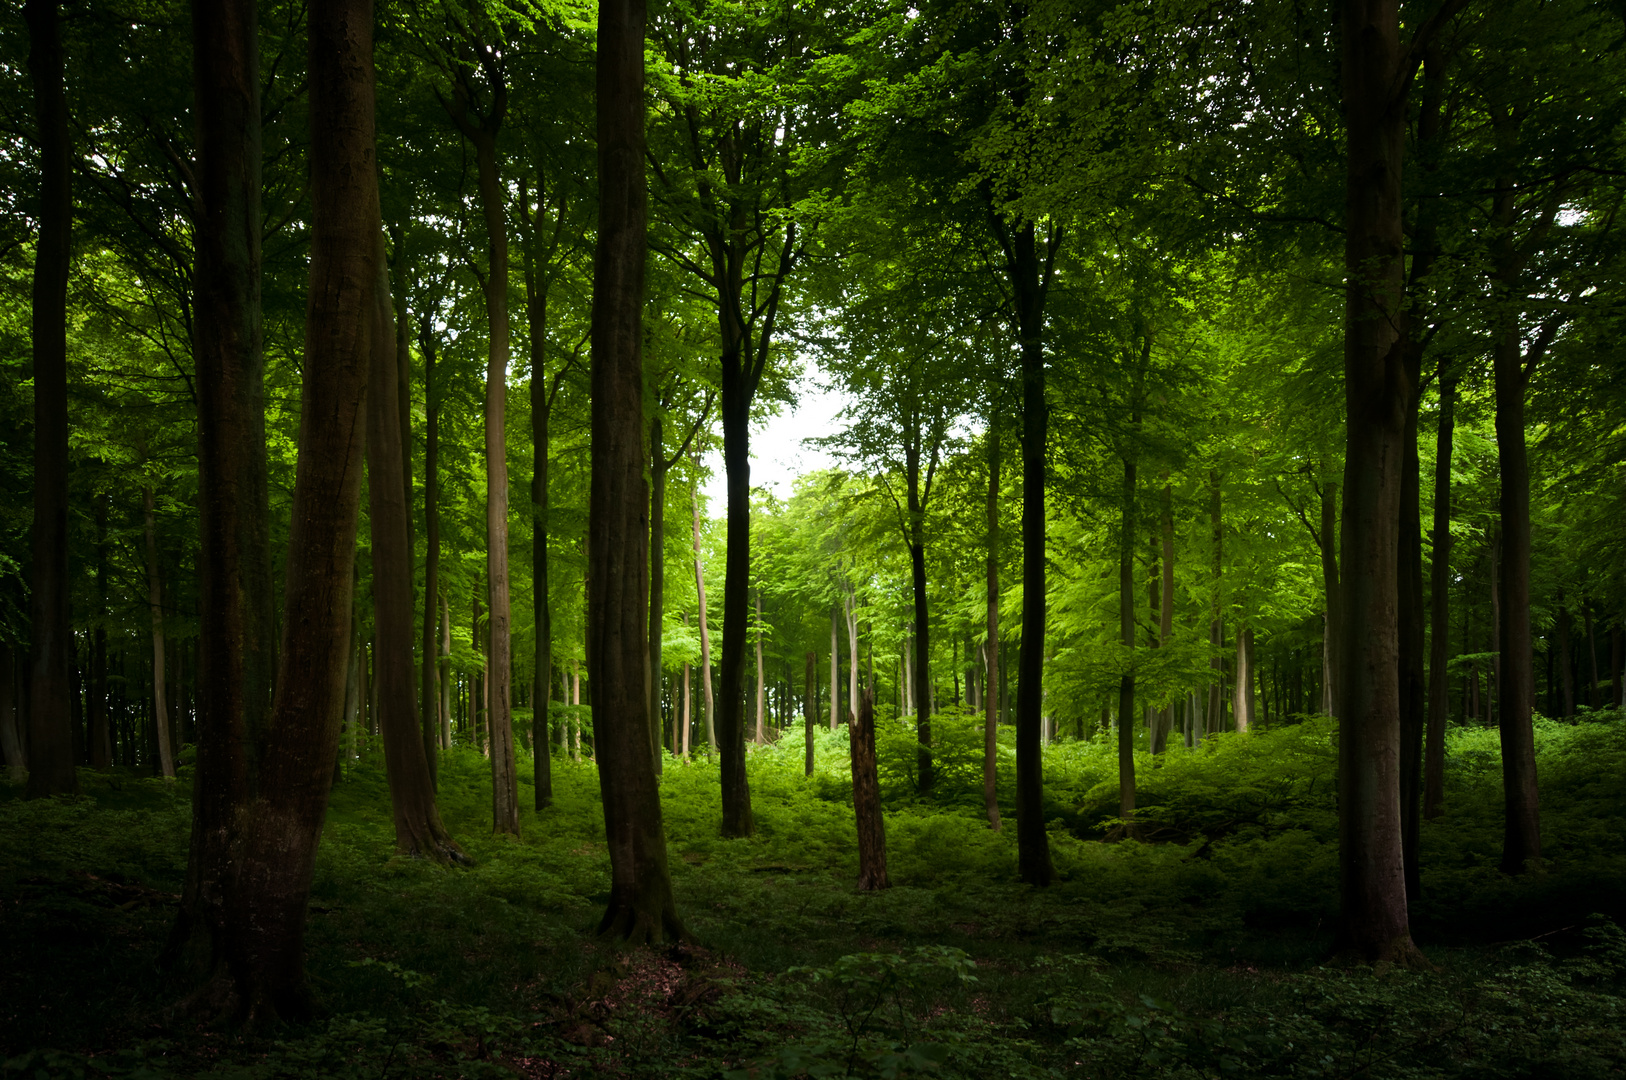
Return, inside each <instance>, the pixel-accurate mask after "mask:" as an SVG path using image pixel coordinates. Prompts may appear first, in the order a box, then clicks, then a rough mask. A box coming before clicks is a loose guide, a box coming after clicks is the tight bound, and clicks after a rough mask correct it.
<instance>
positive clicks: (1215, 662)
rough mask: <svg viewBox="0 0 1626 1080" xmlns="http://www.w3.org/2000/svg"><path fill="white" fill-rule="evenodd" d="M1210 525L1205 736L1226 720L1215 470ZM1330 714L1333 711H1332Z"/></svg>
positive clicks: (1221, 531) (1221, 539)
mask: <svg viewBox="0 0 1626 1080" xmlns="http://www.w3.org/2000/svg"><path fill="white" fill-rule="evenodd" d="M1208 524H1209V530H1210V532H1211V534H1212V537H1213V541H1214V571H1213V588H1214V595H1213V599H1212V601H1211V610H1210V614H1209V621H1208V648H1209V652H1210V655H1209V658H1208V669H1209V670H1210V671H1211V672H1213V675H1212V676H1211V680H1212V681H1210V682H1209V684H1208V708H1207V710H1206V712H1207V718H1206V720H1205V724H1206V725H1207V730H1206V732H1205V733H1213V732H1217V731H1219V729H1220V726H1221V723H1222V721H1223V720H1224V718H1225V713H1224V706H1223V705H1222V704H1221V703H1222V702H1223V701H1224V700H1225V694H1224V690H1225V687H1224V683H1225V661H1224V660H1223V659H1221V657H1220V652H1221V650H1222V649H1224V648H1225V621H1224V610H1225V609H1224V607H1223V606H1222V604H1221V599H1222V597H1221V595H1220V585H1221V582H1222V581H1223V577H1222V574H1223V571H1224V558H1223V557H1224V553H1225V527H1224V522H1223V520H1222V519H1221V517H1220V477H1219V472H1218V471H1216V470H1214V469H1209V470H1208ZM1329 711H1330V710H1329Z"/></svg>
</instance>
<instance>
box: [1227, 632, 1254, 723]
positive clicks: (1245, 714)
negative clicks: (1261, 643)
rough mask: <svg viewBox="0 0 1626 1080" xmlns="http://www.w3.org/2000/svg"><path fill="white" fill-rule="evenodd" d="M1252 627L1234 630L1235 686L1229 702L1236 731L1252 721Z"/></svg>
mask: <svg viewBox="0 0 1626 1080" xmlns="http://www.w3.org/2000/svg"><path fill="white" fill-rule="evenodd" d="M1254 678H1255V672H1254V670H1253V627H1251V626H1241V627H1238V628H1237V631H1236V686H1235V688H1234V690H1235V693H1234V695H1233V698H1234V700H1233V701H1232V703H1231V714H1232V716H1233V717H1234V718H1235V720H1236V729H1237V730H1238V731H1247V730H1248V729H1249V728H1251V727H1253V723H1254V696H1253V683H1254Z"/></svg>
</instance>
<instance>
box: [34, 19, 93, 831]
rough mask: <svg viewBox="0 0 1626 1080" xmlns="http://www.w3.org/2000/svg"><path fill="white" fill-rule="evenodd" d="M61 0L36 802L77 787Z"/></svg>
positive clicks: (47, 125) (40, 367)
mask: <svg viewBox="0 0 1626 1080" xmlns="http://www.w3.org/2000/svg"><path fill="white" fill-rule="evenodd" d="M58 8H59V2H58V0H28V2H27V3H25V4H24V5H23V18H24V20H25V21H26V22H27V24H28V75H29V81H30V83H31V84H32V86H33V89H34V117H35V122H36V125H37V128H36V130H37V137H38V139H39V146H40V214H39V240H38V242H37V243H36V245H35V248H34V304H33V313H32V325H31V338H32V343H33V360H34V525H33V553H34V565H33V573H32V581H31V584H32V592H31V596H30V619H29V622H30V628H31V637H30V640H31V642H32V651H31V653H30V664H31V668H32V678H31V680H30V687H31V690H30V701H29V709H28V797H29V798H31V799H38V798H44V797H46V796H50V795H71V794H75V793H77V792H78V791H79V777H78V775H77V774H76V773H75V772H74V750H73V722H72V712H71V707H70V701H71V698H72V694H73V689H72V682H71V680H72V677H73V676H72V667H73V648H74V647H73V636H72V629H71V627H70V618H71V612H70V610H69V606H70V601H69V591H68V263H69V259H70V257H71V249H70V247H69V244H70V232H71V230H72V228H73V192H72V188H71V186H70V185H71V179H70V172H71V169H72V155H73V150H72V147H71V146H70V144H69V141H68V131H69V127H68V100H67V92H66V90H65V88H64V80H65V76H64V74H63V69H64V63H63V58H62V32H61V23H60V17H59V11H58Z"/></svg>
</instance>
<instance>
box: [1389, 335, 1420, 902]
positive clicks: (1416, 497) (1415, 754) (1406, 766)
mask: <svg viewBox="0 0 1626 1080" xmlns="http://www.w3.org/2000/svg"><path fill="white" fill-rule="evenodd" d="M1409 347H1410V346H1408V348H1409ZM1408 364H1409V366H1410V372H1409V373H1410V375H1411V376H1412V377H1413V378H1416V377H1418V376H1420V374H1421V369H1420V365H1421V357H1420V356H1419V357H1418V358H1417V360H1416V361H1415V362H1412V361H1408ZM1413 385H1414V386H1415V385H1416V383H1415V382H1414V383H1413ZM1418 396H1419V391H1417V390H1413V392H1412V395H1411V397H1412V400H1411V401H1410V402H1409V403H1408V404H1407V407H1406V428H1405V434H1404V435H1403V436H1402V439H1403V446H1402V454H1403V459H1404V466H1403V467H1404V472H1403V473H1402V474H1401V478H1400V522H1399V530H1400V532H1399V537H1398V542H1399V548H1398V550H1397V551H1396V560H1397V561H1396V574H1397V576H1398V578H1399V593H1398V596H1397V601H1398V602H1397V605H1396V623H1397V634H1396V640H1397V645H1398V648H1399V663H1400V672H1399V679H1400V847H1401V858H1402V865H1403V867H1404V869H1405V874H1406V897H1407V900H1408V902H1412V903H1415V902H1416V901H1417V900H1419V899H1420V898H1421V897H1422V876H1421V874H1422V871H1421V869H1420V865H1421V864H1420V862H1419V856H1418V845H1419V843H1420V842H1421V825H1420V822H1421V813H1420V811H1421V805H1420V804H1421V800H1422V795H1423V731H1424V728H1425V727H1426V726H1427V717H1426V713H1425V709H1426V707H1427V698H1426V690H1427V686H1426V682H1425V679H1426V675H1425V673H1424V669H1423V650H1424V647H1425V646H1424V642H1423V521H1422V477H1421V464H1420V463H1419V461H1418V455H1417V408H1418V401H1417V399H1418Z"/></svg>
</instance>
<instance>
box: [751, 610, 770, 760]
mask: <svg viewBox="0 0 1626 1080" xmlns="http://www.w3.org/2000/svg"><path fill="white" fill-rule="evenodd" d="M755 592H756V605H757V619H756V625H755V634H754V635H753V636H754V637H755V638H756V652H757V696H756V716H757V730H756V735H755V737H754V741H755V742H756V744H757V745H758V746H761V745H763V744H764V743H766V742H767V741H768V739H767V735H766V733H765V732H764V731H763V723H764V722H765V714H766V712H767V690H768V686H767V674H766V672H764V670H763V667H762V588H761V587H760V586H758V587H757V589H756V590H755Z"/></svg>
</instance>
